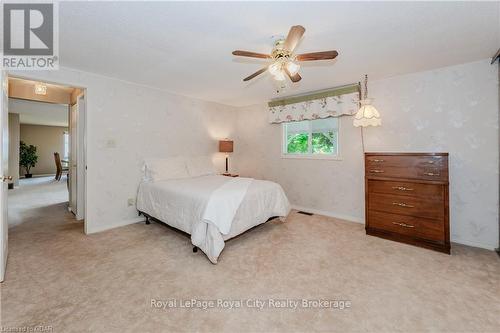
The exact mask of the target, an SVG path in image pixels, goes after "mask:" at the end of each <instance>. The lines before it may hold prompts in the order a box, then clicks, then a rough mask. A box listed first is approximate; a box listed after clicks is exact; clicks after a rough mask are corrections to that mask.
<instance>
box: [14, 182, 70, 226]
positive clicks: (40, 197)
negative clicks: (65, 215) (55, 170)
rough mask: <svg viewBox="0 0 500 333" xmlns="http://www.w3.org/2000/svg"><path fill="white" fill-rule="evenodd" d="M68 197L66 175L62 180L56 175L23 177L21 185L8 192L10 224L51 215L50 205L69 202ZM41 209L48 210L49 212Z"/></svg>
mask: <svg viewBox="0 0 500 333" xmlns="http://www.w3.org/2000/svg"><path fill="white" fill-rule="evenodd" d="M68 197H69V194H68V188H67V185H66V175H64V176H63V177H62V178H61V180H60V181H57V180H55V179H54V176H47V177H34V178H21V179H19V186H16V188H15V189H13V190H9V192H8V198H9V199H8V200H9V225H17V224H20V223H23V222H26V221H30V220H32V219H37V218H38V217H39V216H40V215H42V216H43V215H50V209H51V208H50V207H51V206H52V205H57V204H62V203H64V202H67V201H68ZM41 210H42V211H43V210H48V213H44V212H41Z"/></svg>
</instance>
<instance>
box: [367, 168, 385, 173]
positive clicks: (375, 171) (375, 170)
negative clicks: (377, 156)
mask: <svg viewBox="0 0 500 333" xmlns="http://www.w3.org/2000/svg"><path fill="white" fill-rule="evenodd" d="M370 172H371V173H384V170H377V169H374V170H370Z"/></svg>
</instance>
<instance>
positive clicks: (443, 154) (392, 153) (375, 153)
mask: <svg viewBox="0 0 500 333" xmlns="http://www.w3.org/2000/svg"><path fill="white" fill-rule="evenodd" d="M370 155H377V156H380V155H388V156H448V153H397V152H365V156H370Z"/></svg>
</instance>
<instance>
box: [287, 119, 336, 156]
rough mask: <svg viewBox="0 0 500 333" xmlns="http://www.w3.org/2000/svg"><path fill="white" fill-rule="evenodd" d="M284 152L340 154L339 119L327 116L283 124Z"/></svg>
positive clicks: (292, 153) (291, 153) (290, 153)
mask: <svg viewBox="0 0 500 333" xmlns="http://www.w3.org/2000/svg"><path fill="white" fill-rule="evenodd" d="M283 131H284V132H283V134H284V137H283V139H284V143H283V152H284V153H285V154H289V155H297V156H300V155H331V156H336V155H337V154H338V119H337V118H326V119H315V120H306V121H298V122H290V123H284V124H283Z"/></svg>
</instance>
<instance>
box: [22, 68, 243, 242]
mask: <svg viewBox="0 0 500 333" xmlns="http://www.w3.org/2000/svg"><path fill="white" fill-rule="evenodd" d="M17 74H18V75H21V74H22V75H23V76H25V77H29V78H33V79H38V80H41V81H43V80H46V81H49V82H56V83H64V84H66V85H70V86H77V87H84V88H87V166H88V169H87V196H86V198H87V216H86V223H87V231H88V232H96V231H100V230H104V229H108V228H112V227H115V226H120V225H125V224H128V223H133V222H136V221H138V220H140V219H138V217H137V211H136V210H135V206H130V207H129V206H128V205H127V200H128V199H129V198H134V199H135V197H136V195H137V187H138V185H139V182H140V180H141V165H142V161H143V160H144V158H145V157H165V156H173V155H196V154H206V155H208V154H212V155H213V156H214V159H216V160H217V162H218V167H219V168H220V170H222V169H223V156H222V155H220V154H219V153H216V152H217V143H218V142H217V140H218V139H219V138H223V137H231V135H232V134H233V125H234V120H235V117H236V113H235V112H234V110H233V108H229V107H226V106H223V105H220V104H215V103H210V102H204V101H200V100H195V99H191V98H186V97H181V96H177V95H173V94H169V93H167V92H165V91H161V90H157V89H154V88H151V87H146V86H141V85H137V84H133V83H130V82H125V81H121V80H116V79H112V78H107V77H104V76H99V75H95V74H91V73H86V72H80V71H76V70H71V69H65V68H62V69H60V70H58V71H47V72H42V71H33V72H25V71H23V72H22V73H17Z"/></svg>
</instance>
